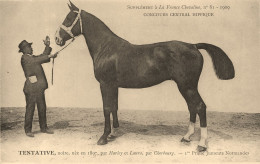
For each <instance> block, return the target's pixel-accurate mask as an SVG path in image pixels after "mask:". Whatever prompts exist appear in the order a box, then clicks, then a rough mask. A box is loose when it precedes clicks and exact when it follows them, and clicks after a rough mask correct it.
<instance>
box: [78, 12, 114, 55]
mask: <svg viewBox="0 0 260 164" xmlns="http://www.w3.org/2000/svg"><path fill="white" fill-rule="evenodd" d="M82 24H83V35H84V37H85V40H86V43H87V45H88V48H89V52H90V55H91V57H92V59H93V60H95V58H96V57H97V55H98V54H99V52H100V51H101V49H103V48H104V46H109V44H110V43H113V42H115V41H116V40H117V39H119V37H117V36H116V35H115V34H114V33H113V32H112V31H111V30H110V29H109V28H108V27H107V26H106V25H105V24H104V23H103V22H102V21H101V20H99V19H98V18H96V17H95V16H93V15H91V14H89V13H87V12H84V14H83V15H82Z"/></svg>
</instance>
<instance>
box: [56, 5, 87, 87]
mask: <svg viewBox="0 0 260 164" xmlns="http://www.w3.org/2000/svg"><path fill="white" fill-rule="evenodd" d="M72 12H74V13H78V14H77V17H76V18H75V20H74V22H73V23H72V24H71V25H70V26H69V27H66V26H64V25H63V24H61V25H60V28H61V29H63V30H64V31H65V32H67V33H68V34H69V35H70V37H71V38H72V40H71V41H70V42H69V44H67V45H66V46H64V47H63V48H62V49H60V50H59V51H57V52H56V53H59V52H61V51H62V50H64V49H65V48H66V47H68V45H70V44H71V43H72V42H73V41H74V40H75V37H76V36H74V35H73V33H72V31H71V30H72V28H73V27H74V26H75V24H76V23H77V22H78V20H79V25H80V34H82V33H83V31H82V20H81V16H80V14H81V9H79V11H72ZM53 79H54V58H53V60H52V73H51V83H52V85H53Z"/></svg>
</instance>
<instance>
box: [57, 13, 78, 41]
mask: <svg viewBox="0 0 260 164" xmlns="http://www.w3.org/2000/svg"><path fill="white" fill-rule="evenodd" d="M73 12H74V13H78V15H77V17H76V18H75V20H74V22H73V23H72V24H71V25H70V26H69V27H66V26H64V25H63V24H61V26H60V28H61V29H63V30H64V31H66V32H67V33H68V34H69V35H70V36H71V37H72V38H75V36H74V35H73V33H72V31H71V30H72V28H73V27H74V26H75V24H76V23H77V21H78V20H79V25H80V33H82V32H83V31H82V20H81V16H80V14H81V9H79V11H73Z"/></svg>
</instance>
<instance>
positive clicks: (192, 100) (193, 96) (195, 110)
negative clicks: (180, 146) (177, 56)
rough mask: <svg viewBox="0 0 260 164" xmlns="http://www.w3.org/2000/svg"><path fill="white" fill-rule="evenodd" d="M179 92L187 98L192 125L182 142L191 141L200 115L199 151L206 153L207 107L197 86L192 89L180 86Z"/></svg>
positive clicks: (187, 86)
mask: <svg viewBox="0 0 260 164" xmlns="http://www.w3.org/2000/svg"><path fill="white" fill-rule="evenodd" d="M178 87H179V90H180V92H181V94H182V95H183V97H184V98H185V100H186V102H187V105H188V108H189V112H190V125H189V129H188V132H187V134H186V135H185V136H184V137H183V139H182V141H189V137H190V135H192V134H193V133H194V124H195V122H196V114H198V115H199V119H200V129H201V138H200V141H199V144H198V151H206V149H207V146H206V140H207V120H206V105H205V103H204V102H203V100H202V98H201V96H200V94H199V92H198V89H197V86H196V85H195V86H194V87H191V86H190V85H185V86H184V85H182V86H181V85H178Z"/></svg>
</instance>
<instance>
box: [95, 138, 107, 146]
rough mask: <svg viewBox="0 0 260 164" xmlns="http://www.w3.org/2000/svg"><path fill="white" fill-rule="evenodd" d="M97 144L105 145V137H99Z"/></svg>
mask: <svg viewBox="0 0 260 164" xmlns="http://www.w3.org/2000/svg"><path fill="white" fill-rule="evenodd" d="M97 144H98V145H105V144H107V139H106V138H104V137H101V138H100V139H99V140H98V142H97Z"/></svg>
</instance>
